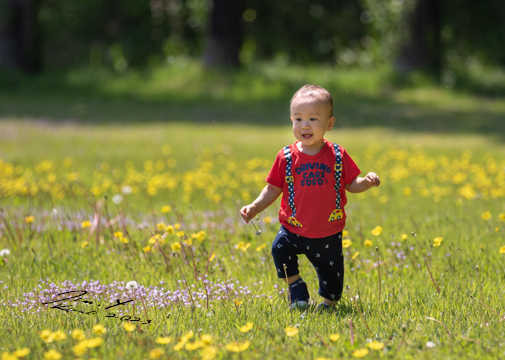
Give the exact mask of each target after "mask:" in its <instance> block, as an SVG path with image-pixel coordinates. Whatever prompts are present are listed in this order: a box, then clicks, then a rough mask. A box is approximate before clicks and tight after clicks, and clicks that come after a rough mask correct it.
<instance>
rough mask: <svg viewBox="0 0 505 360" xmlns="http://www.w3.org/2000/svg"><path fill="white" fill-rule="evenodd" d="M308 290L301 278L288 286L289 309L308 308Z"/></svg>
mask: <svg viewBox="0 0 505 360" xmlns="http://www.w3.org/2000/svg"><path fill="white" fill-rule="evenodd" d="M309 298H310V296H309V290H308V289H307V284H306V283H305V281H303V279H302V278H300V279H298V280H296V281H294V282H292V283H291V284H289V295H288V300H290V302H291V304H290V305H289V308H290V309H295V308H297V309H305V308H307V306H309Z"/></svg>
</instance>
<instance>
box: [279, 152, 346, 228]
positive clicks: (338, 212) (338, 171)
mask: <svg viewBox="0 0 505 360" xmlns="http://www.w3.org/2000/svg"><path fill="white" fill-rule="evenodd" d="M333 149H334V150H335V192H336V194H337V196H336V197H335V210H333V212H332V213H331V215H330V218H329V219H328V221H334V220H340V219H342V218H343V217H344V213H343V212H342V209H341V208H340V191H339V190H340V179H341V177H342V156H341V155H340V148H339V146H338V145H337V144H335V143H334V144H333ZM284 157H285V158H286V183H287V184H288V192H289V201H288V202H289V207H290V208H291V212H292V214H291V216H290V217H289V218H288V224H290V225H292V226H298V227H302V226H303V225H302V224H300V223H299V222H298V221H297V220H296V218H295V216H296V207H295V182H294V179H293V173H292V172H291V166H292V162H293V159H292V158H291V149H290V148H289V145H287V146H285V147H284Z"/></svg>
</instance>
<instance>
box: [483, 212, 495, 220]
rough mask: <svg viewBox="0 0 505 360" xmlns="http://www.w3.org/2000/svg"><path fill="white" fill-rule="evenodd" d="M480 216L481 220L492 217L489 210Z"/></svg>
mask: <svg viewBox="0 0 505 360" xmlns="http://www.w3.org/2000/svg"><path fill="white" fill-rule="evenodd" d="M481 216H482V220H489V219H491V218H492V217H493V215H491V213H490V212H489V211H484V212H483V213H482V215H481Z"/></svg>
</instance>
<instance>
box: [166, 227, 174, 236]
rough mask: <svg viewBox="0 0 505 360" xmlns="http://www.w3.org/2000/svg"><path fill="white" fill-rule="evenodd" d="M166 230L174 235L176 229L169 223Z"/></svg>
mask: <svg viewBox="0 0 505 360" xmlns="http://www.w3.org/2000/svg"><path fill="white" fill-rule="evenodd" d="M165 231H166V232H167V233H168V234H169V235H172V234H173V233H174V232H175V229H174V227H173V226H172V225H168V226H167V227H166V228H165Z"/></svg>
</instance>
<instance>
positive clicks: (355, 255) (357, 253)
mask: <svg viewBox="0 0 505 360" xmlns="http://www.w3.org/2000/svg"><path fill="white" fill-rule="evenodd" d="M358 255H359V251H356V253H355V254H354V255H353V256H352V257H351V260H354V259H356V258H357V257H358Z"/></svg>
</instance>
